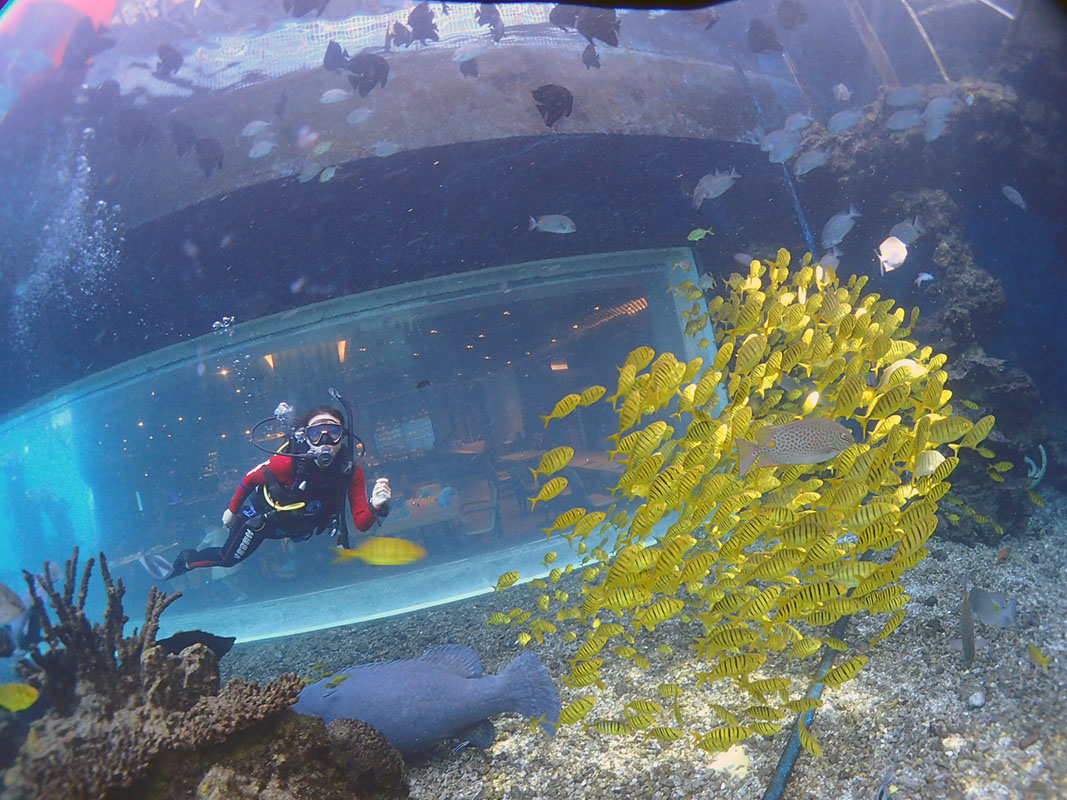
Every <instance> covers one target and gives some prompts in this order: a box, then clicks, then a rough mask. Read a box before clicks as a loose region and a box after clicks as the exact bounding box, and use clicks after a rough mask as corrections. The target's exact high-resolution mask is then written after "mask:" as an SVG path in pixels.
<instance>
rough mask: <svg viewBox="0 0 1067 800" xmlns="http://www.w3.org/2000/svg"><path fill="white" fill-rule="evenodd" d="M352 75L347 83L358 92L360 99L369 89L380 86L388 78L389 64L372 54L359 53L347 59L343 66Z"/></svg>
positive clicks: (383, 84)
mask: <svg viewBox="0 0 1067 800" xmlns="http://www.w3.org/2000/svg"><path fill="white" fill-rule="evenodd" d="M345 69H347V70H348V71H349V72H351V73H352V74H351V75H349V76H348V82H349V83H350V84H352V88H353V89H355V90H356V91H357V92H359V96H360V97H366V96H367V95H368V94H370V92H371V89H373V88H374V87H375V86H377V85H379V84H381V85H382V87H384V86H385V81H386V79H387V78H388V77H389V62H388V61H386V60H385V59H384V58H382V57H381V56H379V55H375V54H374V53H359V54H358V55H354V56H352V57H351V58H350V59H348V64H347V65H346V66H345Z"/></svg>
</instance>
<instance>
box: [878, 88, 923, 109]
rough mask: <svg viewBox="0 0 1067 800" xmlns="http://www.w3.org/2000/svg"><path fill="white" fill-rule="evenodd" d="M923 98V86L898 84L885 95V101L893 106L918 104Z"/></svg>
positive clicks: (900, 106) (901, 106)
mask: <svg viewBox="0 0 1067 800" xmlns="http://www.w3.org/2000/svg"><path fill="white" fill-rule="evenodd" d="M922 99H923V87H921V86H898V87H897V88H896V89H894V90H893V91H891V92H890V93H889V94H887V95H886V98H885V102H886V105H888V106H893V107H894V108H903V107H904V106H914V105H918V104H919V103H920V102H921V101H922Z"/></svg>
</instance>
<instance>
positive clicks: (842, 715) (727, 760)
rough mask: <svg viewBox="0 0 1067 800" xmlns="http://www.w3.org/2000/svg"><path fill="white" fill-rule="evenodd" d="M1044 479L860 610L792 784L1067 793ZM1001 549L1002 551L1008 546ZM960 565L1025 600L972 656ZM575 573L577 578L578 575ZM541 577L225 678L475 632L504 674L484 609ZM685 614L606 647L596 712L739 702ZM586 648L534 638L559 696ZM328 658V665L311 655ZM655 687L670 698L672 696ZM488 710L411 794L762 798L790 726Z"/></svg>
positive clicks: (1062, 546)
mask: <svg viewBox="0 0 1067 800" xmlns="http://www.w3.org/2000/svg"><path fill="white" fill-rule="evenodd" d="M1042 493H1043V494H1044V496H1045V498H1046V500H1047V502H1048V505H1047V506H1046V507H1045V508H1042V509H1038V510H1037V512H1036V513H1035V514H1034V515H1033V516H1032V517H1031V518H1030V520H1029V521H1028V523H1027V526H1026V530H1022V531H1012V530H1009V531H1008V532H1007V534H1006V535H1005V537H1004V539H1003V541H1002V542H1001V543H1000V545H999V546H998V547H995V548H994V547H986V546H982V545H979V546H976V547H967V546H964V545H961V544H957V543H953V542H946V541H941V540H938V539H937V538H936V534H935V538H934V539H932V540H931V541H930V542H929V543H928V547H929V548H930V550H931V555H930V557H928V558H927V559H925V560H924V561H922V562H921V563H920V564H919V565H918V566H917V567H915V568H914V569H913V570H912V571H911V572H909V573H908V574H906V575H905V576H904V578H903V585H904V588H905V590H906V591H907V592H908V594H909V595H910V596H911V603H910V604H909V606H908V614H907V617H906V619H905V620H904V622H903V624H902V625H901V626H900V628H898V629H897V631H896V632H895V633H894V634H893V635H892V636H891V637H890V638H889V640H888V641H885V642H882V643H880V644H878V645H876V646H874V647H870V646H869V645H868V644H867V642H868V641H869V640H870V639H871V637H872V636H873V635H874V634H875V633H876V632H877V631H878V629H879V628H880V626H881V624H882V622H883V621H884V617H880V618H878V619H876V620H872V619H870V618H868V617H867V616H866V615H863V616H860V617H857V618H854V619H853V621H852V623H851V624H850V626H849V628H848V630H847V632H846V634H845V637H844V638H845V641H846V642H847V643H848V644H849V645H850V647H851V648H853V649H852V650H850V653H849V655H853V654H855V653H861V654H865V655H867V656H868V662H867V664H866V666H865V667H864V669H863V670H861V671H860V673H859V674H858V676H857V677H856V678H854V679H853V680H852V681H850V682H848V683H846V684H845V685H844V686H842V687H841V688H840V689H836V690H827V691H826V692H825V693H824V695H823V706H822V708H821V709H820V710H819V711H817V712H816V715H815V719H814V722H813V724H812V726H811V727H812V730H813V732H814V733H815V734H816V736H817V737H818V740H819V742H820V744H821V746H822V749H823V755H822V756H821V757H820V758H813V757H811V756H810V755H808V754H807V753H806V752H803V751H801V753H800V756H799V757H798V759H797V762H796V765H795V767H794V768H793V771H792V774H791V776H790V779H789V782H788V784H787V786H786V790H785V793H784V797H785V798H788V799H789V800H811V799H813V798H818V799H819V800H823V799H826V800H873V798H874V796H875V794H876V792H877V790H878V787H879V785H880V783H881V782H882V779H883V777H884V776H885V775H886V773H887V772H888V771H889V770H893V771H894V774H895V777H894V779H893V786H895V787H897V788H896V790H895V791H894V792H893V793H892V795H891V796H892V797H893V798H894V800H913V799H914V800H927V798H930V799H931V800H934V799H935V798H936V799H937V800H942V799H944V800H959V799H962V798H967V799H968V800H972V799H973V800H1016V799H1017V800H1045V799H1046V798H1047V800H1056V799H1058V798H1063V797H1067V496H1064V495H1061V494H1058V493H1055V492H1053V491H1052V490H1051V489H1043V490H1042ZM942 524H943V525H944V524H946V523H945V522H944V521H943V522H942ZM1003 548H1007V554H1006V555H1005V556H1004V557H1002V558H1001V559H1000V560H999V561H998V560H997V555H998V553H1000V552H1001V550H1002V549H1003ZM547 549H549V548H548V547H546V550H547ZM967 572H970V573H972V574H973V577H974V584H973V585H976V586H979V587H981V588H983V589H987V590H990V591H998V592H1003V593H1005V594H1007V595H1008V596H1009V597H1011V598H1017V599H1018V601H1019V628H1018V630H1012V629H1010V628H990V627H986V626H983V625H981V624H980V623H976V625H977V627H978V628H979V630H978V634H979V635H980V636H981V637H982V638H984V639H986V640H988V642H987V645H986V646H985V647H984V648H983V649H980V650H979V651H978V654H977V657H976V659H975V662H974V664H972V666H971V667H970V669H965V668H964V666H963V663H962V657H961V655H960V652H959V649H958V644H957V647H956V649H953V646H952V645H953V640H954V639H958V636H959V634H958V626H959V621H958V620H959V615H958V613H957V610H956V609H957V604H958V603H959V600H960V596H961V591H962V590H961V583H962V576H963V575H964V574H965V573H967ZM569 580H571V581H572V582H573V583H574V584H575V585H572V586H569V587H566V588H569V589H570V590H571V592H572V595H573V594H574V592H575V591H576V590H577V586H576V583H577V579H576V578H574V577H572V578H570V579H569ZM536 594H537V593H536V592H532V591H531V590H529V589H527V588H522V587H520V588H517V589H514V590H509V591H508V592H505V593H503V594H495V593H494V594H490V595H485V596H482V597H479V598H476V599H474V600H468V601H463V602H459V603H454V604H451V605H448V606H440V607H437V608H434V609H431V610H427V611H421V612H417V613H413V614H408V615H404V616H398V617H391V618H388V619H385V620H380V621H377V622H372V623H366V624H362V625H355V626H349V627H344V628H334V629H331V630H326V631H320V632H317V633H311V634H304V635H301V636H294V637H290V638H286V639H274V640H268V641H264V642H258V643H249V644H244V645H238V646H237V647H235V648H234V649H233V651H232V652H231V653H230V654H229V655H228V656H227V657H226V658H224V659H223V660H222V669H223V679H224V680H226V679H229V678H233V677H237V676H241V675H244V676H248V677H250V678H252V679H254V680H266V679H269V678H272V677H275V676H276V675H278V674H281V673H283V672H290V671H296V672H298V673H300V674H302V675H312V674H318V675H321V674H329V671H333V670H337V669H340V668H343V667H346V666H350V665H352V664H353V663H360V662H364V661H380V660H388V659H393V658H409V657H413V656H417V655H419V654H420V653H422V652H423V651H424V650H425V649H427V648H428V647H432V646H434V645H438V644H445V643H460V644H467V645H470V646H471V647H473V648H474V649H475V650H476V651H477V652H478V653H479V655H480V656H481V659H482V663H483V665H484V667H485V671H486V672H487V673H496V672H499V671H500V670H501V669H502V668H503V667H504V666H505V665H506V664H507V662H508V661H510V659H511V658H513V657H514V656H515V655H517V654H518V653H519V652H521V648H520V647H519V646H518V644H516V642H515V630H514V629H511V628H509V626H491V625H486V624H485V620H486V618H487V617H488V616H489V614H491V613H492V612H493V611H505V612H506V611H507V610H508V609H510V608H512V607H515V606H523V607H525V608H532V607H533V598H534V597H535V596H536ZM560 627H561V631H562V630H564V629H565V628H564V627H563V626H562V625H561V626H560ZM691 631H692V628H691V626H689V627H686V626H683V625H682V624H680V623H678V624H672V623H667V624H664V625H661V626H659V627H658V628H657V629H656V631H655V633H654V635H653V637H652V639H653V642H654V644H655V645H660V644H666V645H669V646H670V647H671V648H672V649H673V650H674V653H673V654H671V655H663V654H660V653H658V652H656V649H655V647H652V648H649V649H651V650H652V652H651V653H650V660H651V661H652V665H651V668H650V669H649V670H647V671H642V670H640V669H638V668H637V667H636V666H635V665H633V663H632V662H630V661H623V660H622V659H617V658H614V657H612V656H610V655H609V656H608V658H607V659H605V664H604V667H603V669H602V671H601V677H602V679H603V681H604V683H605V685H606V688H605V690H604V691H602V692H600V693H599V696H598V700H597V706H596V708H595V709H594V710H593V711H592V713H591V714H590V715H589V717H588V718H587V719H588V720H594V719H615V718H621V717H622V708H623V706H624V705H625V704H626V703H627V702H629V701H631V700H634V699H639V698H641V699H646V698H656V697H657V687H658V685H659V684H660V683H665V682H671V683H677V684H679V685H680V686H681V687H682V688H683V690H684V693H683V695H682V697H681V698H680V710H681V713H682V714H683V719H684V722H685V727H686V728H689V729H691V730H696V731H700V732H703V731H706V730H708V729H710V728H711V727H714V726H716V725H718V724H721V723H720V721H719V720H718V718H717V717H716V716H715V715H714V713H713V712H712V711H711V710H710V708H709V703H712V702H720V703H723V704H724V705H727V706H728V707H735V706H733V705H731V703H732V701H736V699H737V693H736V692H735V691H734V690H733V689H732V688H731V687H729V686H726V685H722V683H721V682H720V683H719V684H716V685H715V687H714V689H713V690H709V689H708V688H707V687H702V688H697V686H696V679H695V678H694V677H693V674H694V673H695V672H697V671H700V670H706V669H708V668H709V667H708V666H707V665H705V664H704V663H703V662H700V661H698V660H696V659H695V658H694V657H692V656H691V653H692V651H691V650H690V648H689V644H690V641H691V635H692V634H691ZM579 635H580V634H579ZM1031 642H1033V643H1034V644H1036V645H1037V646H1038V647H1039V648H1040V649H1041V651H1042V652H1043V653H1044V654H1046V655H1048V656H1050V657H1051V659H1052V662H1051V664H1050V665H1049V667H1048V668H1047V669H1043V668H1041V667H1039V666H1037V665H1036V664H1035V663H1033V661H1032V660H1031V658H1030V656H1029V655H1028V653H1027V644H1028V643H1031ZM575 647H576V645H575V644H568V643H565V642H564V641H563V640H562V637H561V636H559V635H556V636H551V637H549V638H547V639H546V640H545V642H544V644H543V645H540V646H534V649H535V652H536V653H537V654H538V655H539V656H540V657H541V659H542V660H543V661H544V663H545V665H546V666H547V667H548V669H549V670H550V672H551V673H552V675H553V676H554V677H556V678H557V682H558V684H559V686H560V694H561V697H562V700H563V704H564V705H566V704H567V703H568V702H570V701H571V700H573V699H574V698H575V697H577V696H579V695H583V694H588V693H589V691H590V690H589V689H578V690H572V689H570V688H568V687H567V686H565V685H564V684H563V681H562V680H561V679H562V677H563V676H565V675H567V674H568V673H569V669H570V665H569V664H568V663H567V659H568V658H571V657H573V654H574V650H575ZM841 660H843V659H842V658H841V657H840V656H839V658H838V662H837V663H840V661H841ZM323 664H325V665H326V669H325V671H322V672H318V673H313V672H312V667H313V666H314V665H320V670H321V669H323V668H322V666H321V665H323ZM816 665H817V664H816V659H815V658H812V659H807V660H805V661H801V662H791V663H789V664H788V666H787V667H786V670H791V671H792V672H791V673H790V674H791V676H792V677H793V678H794V679H795V682H794V686H795V687H803V688H804V689H806V688H807V686H808V685H809V683H810V681H811V678H812V674H813V672H814V671H815V668H816ZM776 674H781V670H779V671H778V672H777V673H776ZM799 693H800V689H799V688H798V690H797V691H796V692H794V696H796V695H799ZM661 702H662V703H663V705H664V706H665V707H666V708H667V709H668V710H669V708H670V706H669V702H668V701H662V700H661ZM662 716H663V719H662V720H661V721H657V724H663V725H670V724H673V722H672V720H671V717H670V715H669V714H667V713H665V714H664V715H662ZM494 722H495V724H496V729H497V741H496V743H495V744H494V745H493V747H492V748H491V749H489V750H488V751H484V752H483V751H480V750H477V749H475V748H464V749H462V750H460V751H458V752H456V753H453V752H452V750H451V748H450V747H449V746H447V745H445V744H442V745H440V746H438V748H436V749H435V750H434V751H432V752H431V753H429V754H428V755H427V757H426V758H425V759H424V760H422V761H420V762H418V763H415V764H413V765H412V768H411V770H410V772H409V780H410V783H411V796H412V798H414V799H415V800H443V798H448V800H555V799H556V798H581V800H599V799H600V798H619V797H622V798H642V800H668V799H669V798H701V799H702V800H703V799H704V798H707V800H742V799H743V800H750V799H751V800H755V799H758V798H761V797H763V794H764V791H765V790H766V786H767V785H768V783H769V781H770V778H771V775H772V774H773V772H774V770H775V767H776V765H777V763H778V759H779V757H780V755H781V752H782V750H783V748H784V747H785V744H786V741H787V735H788V729H786V730H783V731H782V732H781V733H779V734H777V735H776V736H774V737H773V738H770V739H765V738H763V737H761V736H753V737H752V738H750V739H749V740H747V741H746V742H744V743H743V744H741V745H739V746H736V747H735V748H734V749H732V750H731V751H730V752H729V754H727V755H724V754H719V755H718V756H712V755H709V754H707V753H705V752H704V751H702V750H700V749H699V748H697V747H695V746H694V745H693V744H692V741H691V739H690V740H686V739H683V740H680V741H678V742H674V743H672V744H663V743H660V742H657V741H654V740H649V739H646V738H645V737H644V736H640V735H638V736H629V735H628V736H612V737H609V736H602V735H600V734H597V733H595V732H592V731H588V732H587V731H586V730H584V729H583V728H582V726H581V725H572V726H567V727H564V728H563V729H562V730H561V731H560V732H559V734H558V735H557V736H556V737H555V738H549V737H548V736H545V735H544V734H541V733H535V732H533V731H531V729H530V726H529V725H528V724H527V722H526V720H524V719H522V718H520V717H518V716H516V715H505V716H503V717H500V718H497V719H496V720H495V721H494Z"/></svg>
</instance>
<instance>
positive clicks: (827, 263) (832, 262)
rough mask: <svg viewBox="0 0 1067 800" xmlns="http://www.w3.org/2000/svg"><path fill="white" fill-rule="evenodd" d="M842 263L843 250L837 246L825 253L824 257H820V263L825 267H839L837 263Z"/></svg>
mask: <svg viewBox="0 0 1067 800" xmlns="http://www.w3.org/2000/svg"><path fill="white" fill-rule="evenodd" d="M840 263H841V250H840V248H838V247H836V246H835V247H831V248H830V249H829V250H827V251H826V252H825V253H823V254H822V258H820V259H819V264H820V266H822V268H823V269H837V265H838V264H840Z"/></svg>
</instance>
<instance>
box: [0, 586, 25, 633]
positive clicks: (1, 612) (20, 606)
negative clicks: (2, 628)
mask: <svg viewBox="0 0 1067 800" xmlns="http://www.w3.org/2000/svg"><path fill="white" fill-rule="evenodd" d="M25 610H26V604H25V603H23V602H22V599H21V598H20V597H19V596H18V595H17V594H15V593H14V592H13V591H12V590H11V589H10V588H8V585H7V584H6V583H0V625H7V624H8V623H9V622H14V621H15V620H16V619H18V618H19V616H20V615H21V614H22V612H23V611H25Z"/></svg>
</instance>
